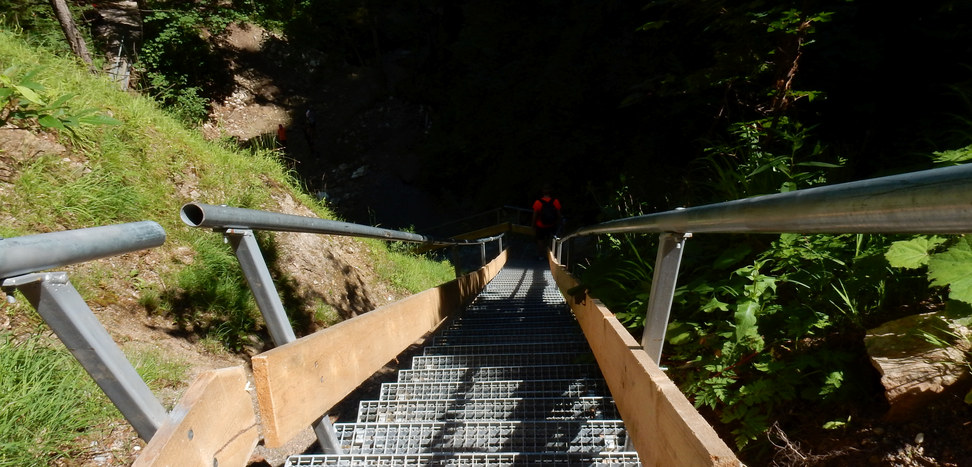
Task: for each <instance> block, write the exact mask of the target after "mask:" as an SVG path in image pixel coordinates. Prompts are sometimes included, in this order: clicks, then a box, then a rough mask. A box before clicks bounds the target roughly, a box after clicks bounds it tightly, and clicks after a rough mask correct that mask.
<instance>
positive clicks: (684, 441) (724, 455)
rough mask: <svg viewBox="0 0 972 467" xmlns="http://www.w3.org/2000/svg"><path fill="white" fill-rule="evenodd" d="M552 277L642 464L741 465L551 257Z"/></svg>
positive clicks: (625, 333) (607, 314)
mask: <svg viewBox="0 0 972 467" xmlns="http://www.w3.org/2000/svg"><path fill="white" fill-rule="evenodd" d="M551 268H552V269H553V273H554V279H555V280H556V281H557V286H558V287H559V288H560V290H561V292H562V293H563V294H564V296H565V297H566V298H567V302H568V304H569V305H570V307H571V309H572V310H573V311H574V315H575V316H576V317H577V321H578V322H579V323H580V325H581V328H582V329H583V330H584V335H585V336H586V337H587V340H588V343H589V344H590V346H591V349H592V350H593V352H594V357H595V358H596V359H597V363H598V365H599V366H600V367H601V373H603V375H604V379H605V381H606V382H607V385H608V388H610V390H611V395H612V396H613V397H614V401H615V403H616V404H617V406H618V412H620V413H621V418H622V419H624V424H625V427H626V428H627V431H628V436H630V437H631V438H632V440H633V442H634V446H635V449H636V450H637V451H638V456H639V457H640V458H641V462H642V463H643V464H644V465H680V466H696V465H697V466H703V465H705V466H708V465H718V466H730V465H733V466H735V465H740V462H739V460H738V459H737V458H736V456H735V454H734V453H733V452H732V450H731V449H729V447H728V446H727V445H726V443H725V442H724V441H722V439H721V438H719V435H718V434H716V432H715V430H713V429H712V427H711V426H710V425H709V424H708V423H707V422H706V421H705V419H704V418H702V416H701V415H700V414H699V413H698V411H696V410H695V407H693V406H692V404H691V403H690V402H689V401H688V399H687V398H686V397H685V395H684V394H682V392H681V391H680V390H679V389H678V387H677V386H675V383H673V382H672V381H671V379H669V378H668V375H666V374H665V373H664V372H663V371H661V369H660V368H658V365H656V364H655V362H654V361H652V360H651V358H649V357H648V354H647V353H645V351H644V350H643V349H642V348H641V345H640V344H638V342H637V341H636V340H635V339H634V338H633V337H632V336H631V334H629V333H628V331H627V330H626V329H625V328H624V326H622V325H621V323H620V322H618V320H617V318H615V317H614V314H613V313H611V312H610V310H608V309H607V308H606V307H604V305H603V304H601V302H600V301H598V300H597V299H595V298H593V297H590V296H588V295H587V294H586V293H585V292H581V293H579V294H576V295H573V296H570V295H568V294H567V291H568V290H570V289H572V288H574V287H576V286H577V285H578V282H577V280H576V279H574V277H573V276H571V275H570V273H568V272H567V271H566V269H565V268H563V267H562V266H560V265H558V264H556V262H555V261H553V260H552V259H551Z"/></svg>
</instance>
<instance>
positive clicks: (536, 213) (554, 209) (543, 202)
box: [532, 185, 561, 259]
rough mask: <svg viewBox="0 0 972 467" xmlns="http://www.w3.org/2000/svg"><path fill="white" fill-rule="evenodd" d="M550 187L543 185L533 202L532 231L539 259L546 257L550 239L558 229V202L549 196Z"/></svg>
mask: <svg viewBox="0 0 972 467" xmlns="http://www.w3.org/2000/svg"><path fill="white" fill-rule="evenodd" d="M551 192H552V190H551V189H550V185H544V186H543V191H542V194H543V196H541V197H540V198H539V199H537V200H536V201H534V202H533V221H532V225H533V231H534V235H535V236H536V239H537V248H538V250H537V251H538V253H539V255H540V257H541V259H542V258H543V257H544V256H546V251H547V247H549V246H550V239H551V238H553V235H554V234H555V233H557V229H558V228H559V227H560V220H561V215H560V200H558V199H557V198H554V197H553V196H552V195H551Z"/></svg>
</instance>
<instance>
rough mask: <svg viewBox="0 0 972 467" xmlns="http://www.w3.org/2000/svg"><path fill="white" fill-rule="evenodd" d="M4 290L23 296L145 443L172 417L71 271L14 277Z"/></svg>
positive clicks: (5, 283)
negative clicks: (90, 304)
mask: <svg viewBox="0 0 972 467" xmlns="http://www.w3.org/2000/svg"><path fill="white" fill-rule="evenodd" d="M3 288H4V289H5V290H10V289H17V290H19V291H20V292H21V293H22V294H24V297H26V298H27V300H28V301H29V302H30V303H31V305H33V306H34V308H35V309H36V310H37V313H38V314H40V315H41V317H43V318H44V321H45V322H47V325H48V326H50V327H51V329H53V330H54V333H55V334H57V337H59V338H60V339H61V341H62V342H64V345H65V346H66V347H67V348H68V350H69V351H71V354H73V355H74V358H76V359H77V360H78V362H80V363H81V366H82V367H84V369H85V371H87V372H88V374H89V375H91V377H92V378H93V379H94V380H95V382H96V383H98V386H100V387H101V390H102V391H104V392H105V394H106V395H107V396H108V398H109V399H111V401H112V402H113V403H114V404H115V406H116V407H118V410H119V411H121V413H122V415H124V416H125V419H127V420H128V422H129V423H131V424H132V426H133V427H134V428H135V431H136V432H138V436H139V437H141V438H142V439H143V440H145V441H149V440H150V439H152V436H154V435H155V432H156V431H158V429H159V427H161V426H162V424H163V423H164V422H165V420H166V419H167V417H168V414H167V413H166V411H165V408H164V407H162V403H161V402H159V400H158V399H157V398H156V397H155V395H154V394H152V391H151V390H150V389H149V388H148V386H147V385H146V384H145V381H143V380H142V377H141V376H139V375H138V372H136V371H135V368H134V367H132V364H131V363H130V362H129V361H128V359H127V358H126V357H125V354H124V353H122V351H121V349H119V348H118V345H117V344H115V341H114V340H112V338H111V336H110V335H109V334H108V331H107V330H105V327H104V326H102V325H101V322H100V321H98V318H97V317H96V316H95V315H94V313H93V312H92V311H91V308H89V307H88V304H87V303H85V302H84V299H83V298H81V295H80V294H79V293H78V291H77V290H76V289H75V288H74V286H73V285H72V284H71V281H70V280H68V276H67V274H66V273H64V272H48V273H31V274H25V275H22V276H17V277H11V278H9V279H6V280H4V281H3Z"/></svg>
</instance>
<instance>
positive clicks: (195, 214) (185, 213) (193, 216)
mask: <svg viewBox="0 0 972 467" xmlns="http://www.w3.org/2000/svg"><path fill="white" fill-rule="evenodd" d="M179 218H180V219H182V222H185V223H186V225H188V226H189V227H199V226H201V225H202V224H203V222H204V221H205V219H206V213H205V212H204V211H203V209H202V206H201V205H200V204H199V203H195V202H192V203H186V204H184V205H183V206H182V208H181V209H179Z"/></svg>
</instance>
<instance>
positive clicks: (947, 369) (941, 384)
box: [864, 313, 970, 421]
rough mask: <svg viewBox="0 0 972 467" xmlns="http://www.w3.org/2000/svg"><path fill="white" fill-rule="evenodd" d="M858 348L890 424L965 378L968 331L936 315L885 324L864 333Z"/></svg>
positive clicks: (908, 318) (967, 377)
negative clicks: (876, 376) (874, 375)
mask: <svg viewBox="0 0 972 467" xmlns="http://www.w3.org/2000/svg"><path fill="white" fill-rule="evenodd" d="M929 336H930V337H931V339H929ZM930 341H937V342H938V343H932V342H930ZM864 344H865V346H866V347H867V352H868V354H869V355H870V357H871V362H872V363H873V364H874V366H875V368H877V370H878V371H879V372H880V373H881V384H882V385H884V388H885V395H886V396H887V398H888V403H889V404H890V405H891V408H890V410H888V413H887V414H886V415H885V417H886V418H887V419H888V420H891V421H894V420H900V419H904V418H907V417H909V416H911V415H914V414H915V413H916V411H918V410H921V409H922V408H923V407H925V406H926V405H927V404H928V403H929V402H931V401H932V400H934V399H935V398H936V397H937V396H938V395H940V394H942V393H943V392H945V391H946V390H947V389H949V388H950V387H952V386H954V385H955V384H956V383H959V382H961V381H965V380H968V379H969V376H970V370H969V367H968V352H969V330H968V329H966V328H964V327H963V326H960V325H958V324H956V323H955V322H953V321H951V320H948V319H946V318H944V317H942V316H941V315H940V314H938V313H926V314H920V315H913V316H908V317H905V318H901V319H898V320H895V321H890V322H888V323H885V324H883V325H881V326H879V327H877V328H875V329H872V330H870V331H868V333H867V336H866V337H865V338H864Z"/></svg>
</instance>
